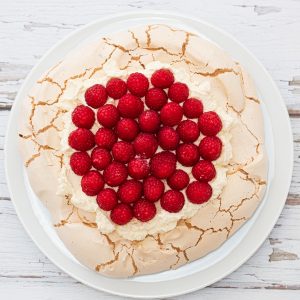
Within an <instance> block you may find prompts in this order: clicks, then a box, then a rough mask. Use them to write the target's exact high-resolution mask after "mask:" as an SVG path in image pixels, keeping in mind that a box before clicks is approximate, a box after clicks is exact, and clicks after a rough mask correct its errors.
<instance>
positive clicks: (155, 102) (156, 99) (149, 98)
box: [145, 88, 168, 110]
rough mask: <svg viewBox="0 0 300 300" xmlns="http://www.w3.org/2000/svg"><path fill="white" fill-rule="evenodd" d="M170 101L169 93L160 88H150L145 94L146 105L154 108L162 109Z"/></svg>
mask: <svg viewBox="0 0 300 300" xmlns="http://www.w3.org/2000/svg"><path fill="white" fill-rule="evenodd" d="M167 101H168V97H167V94H166V92H165V91H164V90H161V89H159V88H152V89H149V90H148V92H147V94H146V96H145V103H146V105H147V106H148V107H149V108H150V109H153V110H160V109H161V108H162V107H163V106H164V105H165V104H166V103H167Z"/></svg>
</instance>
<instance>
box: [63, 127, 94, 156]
mask: <svg viewBox="0 0 300 300" xmlns="http://www.w3.org/2000/svg"><path fill="white" fill-rule="evenodd" d="M68 142H69V145H70V147H71V148H73V149H75V150H77V151H88V150H90V149H92V148H93V147H94V146H95V137H94V134H93V133H92V132H91V131H90V130H88V129H85V128H77V129H75V130H74V131H72V132H71V133H70V135H69V138H68Z"/></svg>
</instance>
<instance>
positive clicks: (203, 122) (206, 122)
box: [198, 111, 222, 136]
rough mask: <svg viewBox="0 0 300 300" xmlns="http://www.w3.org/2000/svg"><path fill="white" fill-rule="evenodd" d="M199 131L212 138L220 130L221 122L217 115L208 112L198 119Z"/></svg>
mask: <svg viewBox="0 0 300 300" xmlns="http://www.w3.org/2000/svg"><path fill="white" fill-rule="evenodd" d="M198 124H199V128H200V131H201V132H202V133H203V134H204V135H207V136H214V135H216V134H217V133H219V132H220V131H221V129H222V121H221V119H220V117H219V116H218V114H217V113H215V112H214V111H208V112H205V113H203V114H202V115H201V116H200V117H199V122H198Z"/></svg>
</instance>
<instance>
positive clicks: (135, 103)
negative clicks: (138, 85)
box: [117, 94, 144, 119]
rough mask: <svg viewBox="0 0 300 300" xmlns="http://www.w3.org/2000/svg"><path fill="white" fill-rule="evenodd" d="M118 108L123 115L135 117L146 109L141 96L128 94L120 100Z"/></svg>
mask: <svg viewBox="0 0 300 300" xmlns="http://www.w3.org/2000/svg"><path fill="white" fill-rule="evenodd" d="M117 108H118V110H119V112H120V115H121V116H122V117H124V118H132V119H134V118H137V117H138V116H139V115H140V114H141V113H142V111H143V110H144V103H143V101H142V100H141V99H140V98H139V97H136V96H134V95H131V94H126V95H125V96H123V97H122V98H121V99H120V100H119V103H118V106H117Z"/></svg>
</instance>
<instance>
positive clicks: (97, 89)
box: [84, 84, 107, 108]
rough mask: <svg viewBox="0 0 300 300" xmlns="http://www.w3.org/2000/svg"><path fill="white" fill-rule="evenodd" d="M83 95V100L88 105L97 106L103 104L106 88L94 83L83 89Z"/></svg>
mask: <svg viewBox="0 0 300 300" xmlns="http://www.w3.org/2000/svg"><path fill="white" fill-rule="evenodd" d="M84 97H85V102H86V103H87V104H88V105H89V106H91V107H93V108H99V107H100V106H102V105H103V104H105V102H106V100H107V93H106V89H105V87H104V86H103V85H101V84H95V85H93V86H91V87H89V88H88V89H87V90H86V91H85V94H84Z"/></svg>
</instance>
